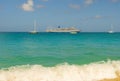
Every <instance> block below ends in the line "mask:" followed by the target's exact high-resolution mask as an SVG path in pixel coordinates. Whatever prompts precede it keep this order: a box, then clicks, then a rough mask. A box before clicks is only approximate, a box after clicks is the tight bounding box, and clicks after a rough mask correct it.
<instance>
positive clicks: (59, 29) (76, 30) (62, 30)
mask: <svg viewBox="0 0 120 81" xmlns="http://www.w3.org/2000/svg"><path fill="white" fill-rule="evenodd" d="M46 32H61V33H62V32H69V33H77V32H80V30H79V29H77V28H75V27H69V28H61V27H60V26H58V28H54V29H47V30H46Z"/></svg>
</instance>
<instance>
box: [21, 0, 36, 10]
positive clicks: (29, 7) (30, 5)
mask: <svg viewBox="0 0 120 81" xmlns="http://www.w3.org/2000/svg"><path fill="white" fill-rule="evenodd" d="M33 6H34V2H33V0H28V1H27V3H24V4H23V5H22V6H21V8H22V9H23V10H24V11H34V8H33Z"/></svg>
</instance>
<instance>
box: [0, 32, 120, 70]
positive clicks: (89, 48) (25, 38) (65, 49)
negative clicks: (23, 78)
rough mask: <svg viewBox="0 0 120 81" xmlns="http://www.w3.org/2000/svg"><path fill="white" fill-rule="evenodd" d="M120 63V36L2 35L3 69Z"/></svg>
mask: <svg viewBox="0 0 120 81" xmlns="http://www.w3.org/2000/svg"><path fill="white" fill-rule="evenodd" d="M108 59H110V60H120V33H114V34H108V33H78V34H75V35H73V34H69V33H38V34H30V33H0V68H6V67H11V66H16V65H26V64H30V65H34V64H38V65H43V66H55V65H57V64H61V63H69V64H78V65H82V64H89V63H92V62H98V61H106V60H108Z"/></svg>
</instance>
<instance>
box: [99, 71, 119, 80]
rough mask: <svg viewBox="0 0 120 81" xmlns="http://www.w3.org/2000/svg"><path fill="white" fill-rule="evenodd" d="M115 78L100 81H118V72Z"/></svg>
mask: <svg viewBox="0 0 120 81" xmlns="http://www.w3.org/2000/svg"><path fill="white" fill-rule="evenodd" d="M116 75H117V77H116V78H113V79H103V80H100V81H120V72H116Z"/></svg>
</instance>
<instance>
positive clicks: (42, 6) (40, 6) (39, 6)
mask: <svg viewBox="0 0 120 81" xmlns="http://www.w3.org/2000/svg"><path fill="white" fill-rule="evenodd" d="M37 8H45V6H44V5H37Z"/></svg>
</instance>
